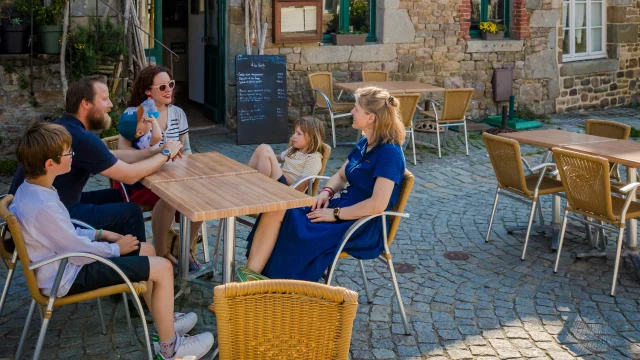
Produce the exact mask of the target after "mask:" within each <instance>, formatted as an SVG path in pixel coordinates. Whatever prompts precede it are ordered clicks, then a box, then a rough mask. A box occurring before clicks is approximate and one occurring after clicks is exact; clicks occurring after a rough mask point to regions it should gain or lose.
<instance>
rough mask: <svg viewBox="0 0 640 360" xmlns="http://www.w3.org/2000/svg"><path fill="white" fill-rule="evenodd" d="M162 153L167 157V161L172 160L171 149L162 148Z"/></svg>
mask: <svg viewBox="0 0 640 360" xmlns="http://www.w3.org/2000/svg"><path fill="white" fill-rule="evenodd" d="M161 153H162V155H165V156H166V157H167V161H169V160H171V151H169V149H162V152H161Z"/></svg>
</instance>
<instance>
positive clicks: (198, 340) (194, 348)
mask: <svg viewBox="0 0 640 360" xmlns="http://www.w3.org/2000/svg"><path fill="white" fill-rule="evenodd" d="M214 342H215V339H214V338H213V334H211V333H210V332H205V333H202V334H199V335H195V336H189V335H184V336H179V337H178V339H177V341H176V345H175V349H176V353H175V354H174V355H173V357H170V358H165V357H163V356H162V354H160V352H157V354H156V359H157V360H175V359H183V358H185V357H187V356H191V357H194V356H195V358H196V359H201V358H202V357H203V356H205V355H206V354H207V353H208V352H209V350H211V348H212V347H213V343H214Z"/></svg>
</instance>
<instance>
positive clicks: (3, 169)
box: [0, 159, 18, 176]
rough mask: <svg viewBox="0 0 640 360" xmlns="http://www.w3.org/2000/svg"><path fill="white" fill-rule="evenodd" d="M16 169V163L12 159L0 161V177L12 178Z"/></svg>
mask: <svg viewBox="0 0 640 360" xmlns="http://www.w3.org/2000/svg"><path fill="white" fill-rule="evenodd" d="M16 169H18V161H16V160H14V159H1V160H0V175H2V176H13V174H14V173H15V172H16Z"/></svg>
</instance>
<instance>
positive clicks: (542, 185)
mask: <svg viewBox="0 0 640 360" xmlns="http://www.w3.org/2000/svg"><path fill="white" fill-rule="evenodd" d="M482 140H484V143H485V145H486V147H487V152H488V153H489V158H490V159H491V165H492V166H493V171H494V172H495V174H496V178H497V180H498V188H497V189H496V197H495V200H494V202H493V209H492V210H491V217H490V219H489V229H487V236H486V238H485V242H489V235H490V234H491V227H492V225H493V218H494V216H495V215H496V208H497V207H498V199H499V197H500V195H501V194H502V195H504V196H507V197H509V198H512V199H514V200H517V201H520V202H524V203H526V204H528V203H529V202H531V212H530V215H529V222H528V224H527V232H526V235H525V239H524V247H523V249H522V257H521V259H522V260H524V259H525V256H526V254H527V245H528V244H529V235H530V234H531V225H532V223H533V217H534V215H535V212H536V204H537V203H538V198H539V197H540V196H542V195H550V194H558V193H561V192H563V191H564V188H563V187H562V183H561V182H560V181H558V180H555V179H552V178H549V177H547V176H545V175H546V174H547V173H548V171H547V170H549V169H554V168H555V167H556V166H555V164H553V163H544V164H540V165H537V166H534V167H532V168H530V170H531V172H532V174H530V175H525V173H524V169H523V161H522V157H521V156H520V144H518V142H517V141H516V140H512V139H507V138H504V137H501V136H497V135H491V134H488V133H484V134H482ZM538 171H539V174H536V172H538Z"/></svg>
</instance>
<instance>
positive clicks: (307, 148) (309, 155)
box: [248, 118, 324, 191]
mask: <svg viewBox="0 0 640 360" xmlns="http://www.w3.org/2000/svg"><path fill="white" fill-rule="evenodd" d="M294 129H295V131H294V133H293V135H292V136H291V140H290V141H289V148H288V149H287V150H285V151H283V152H282V153H281V154H280V155H276V154H275V153H274V152H273V149H272V148H271V146H269V145H266V144H262V145H260V146H258V148H257V149H256V151H254V153H253V155H252V156H251V160H249V164H248V165H249V166H250V167H252V168H254V169H256V170H258V171H259V172H260V173H261V174H264V175H266V176H269V177H270V178H272V179H274V180H278V181H279V182H281V183H283V184H285V185H291V184H293V183H295V182H296V181H298V180H300V179H302V178H303V177H305V176H311V175H318V174H319V173H320V170H321V169H322V155H321V154H320V151H321V150H322V143H323V141H324V124H323V123H322V122H321V121H320V120H318V119H316V118H302V119H300V120H298V121H296V122H295V124H294ZM280 163H283V165H282V168H280ZM306 188H307V184H300V186H299V187H298V190H300V191H305V190H306Z"/></svg>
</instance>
